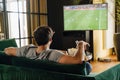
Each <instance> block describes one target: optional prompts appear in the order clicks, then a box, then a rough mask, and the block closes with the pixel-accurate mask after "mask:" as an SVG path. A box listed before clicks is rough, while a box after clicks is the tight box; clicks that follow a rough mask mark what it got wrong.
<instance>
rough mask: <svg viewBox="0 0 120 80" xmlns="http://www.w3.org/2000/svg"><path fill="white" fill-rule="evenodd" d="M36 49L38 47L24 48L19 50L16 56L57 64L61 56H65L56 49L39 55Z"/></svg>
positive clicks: (29, 46)
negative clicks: (45, 60)
mask: <svg viewBox="0 0 120 80" xmlns="http://www.w3.org/2000/svg"><path fill="white" fill-rule="evenodd" d="M36 48H37V47H36V46H34V45H32V44H31V45H27V46H23V47H21V48H17V53H16V55H17V56H19V57H26V58H29V59H34V60H38V59H47V60H50V61H55V62H58V61H59V59H60V58H61V56H63V55H64V54H63V52H60V51H58V50H55V49H49V50H44V51H42V52H40V53H39V54H36Z"/></svg>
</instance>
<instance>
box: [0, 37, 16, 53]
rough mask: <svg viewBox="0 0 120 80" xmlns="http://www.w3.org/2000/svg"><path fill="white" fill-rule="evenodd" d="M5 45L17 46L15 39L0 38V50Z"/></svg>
mask: <svg viewBox="0 0 120 80" xmlns="http://www.w3.org/2000/svg"><path fill="white" fill-rule="evenodd" d="M7 47H17V44H16V41H15V39H5V40H0V51H3V50H4V49H5V48H7Z"/></svg>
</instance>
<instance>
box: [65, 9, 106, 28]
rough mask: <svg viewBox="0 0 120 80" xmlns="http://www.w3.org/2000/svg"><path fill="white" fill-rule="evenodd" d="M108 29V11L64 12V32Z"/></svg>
mask: <svg viewBox="0 0 120 80" xmlns="http://www.w3.org/2000/svg"><path fill="white" fill-rule="evenodd" d="M99 29H107V11H106V10H105V9H101V10H64V30H99Z"/></svg>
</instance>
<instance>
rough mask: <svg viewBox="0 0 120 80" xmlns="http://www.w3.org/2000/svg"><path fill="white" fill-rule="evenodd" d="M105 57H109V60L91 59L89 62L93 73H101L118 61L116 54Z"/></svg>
mask: <svg viewBox="0 0 120 80" xmlns="http://www.w3.org/2000/svg"><path fill="white" fill-rule="evenodd" d="M106 58H107V59H108V58H109V59H111V62H100V61H91V62H90V63H91V64H92V67H93V70H92V72H93V73H101V72H103V71H105V70H107V69H109V68H111V67H113V66H115V65H117V64H119V63H120V62H119V61H117V57H116V55H112V56H109V57H106Z"/></svg>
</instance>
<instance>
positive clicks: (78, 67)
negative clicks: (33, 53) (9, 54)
mask: <svg viewBox="0 0 120 80" xmlns="http://www.w3.org/2000/svg"><path fill="white" fill-rule="evenodd" d="M12 62H13V63H12V64H13V65H15V66H22V67H29V68H36V69H44V70H48V71H55V72H62V73H71V74H80V75H86V74H87V73H86V64H85V62H83V64H60V63H56V62H53V61H48V60H32V59H28V58H23V57H14V58H13V61H12Z"/></svg>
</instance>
